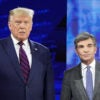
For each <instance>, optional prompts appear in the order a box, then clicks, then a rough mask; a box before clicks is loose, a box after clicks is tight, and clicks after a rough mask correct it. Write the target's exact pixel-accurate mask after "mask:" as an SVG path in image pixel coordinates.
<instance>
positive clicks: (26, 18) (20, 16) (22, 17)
mask: <svg viewBox="0 0 100 100" xmlns="http://www.w3.org/2000/svg"><path fill="white" fill-rule="evenodd" d="M20 19H21V20H32V18H31V17H30V16H28V15H13V16H10V20H20Z"/></svg>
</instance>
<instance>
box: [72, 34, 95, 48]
mask: <svg viewBox="0 0 100 100" xmlns="http://www.w3.org/2000/svg"><path fill="white" fill-rule="evenodd" d="M89 38H91V39H92V40H93V42H94V45H95V46H96V38H95V37H94V36H93V35H92V34H89V33H88V32H83V33H80V34H79V35H78V36H77V37H76V38H75V40H74V45H75V48H77V43H78V42H80V41H83V40H87V39H89Z"/></svg>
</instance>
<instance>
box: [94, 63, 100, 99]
mask: <svg viewBox="0 0 100 100" xmlns="http://www.w3.org/2000/svg"><path fill="white" fill-rule="evenodd" d="M99 87H100V63H98V62H96V68H95V87H94V98H95V96H96V92H97V91H98V89H99Z"/></svg>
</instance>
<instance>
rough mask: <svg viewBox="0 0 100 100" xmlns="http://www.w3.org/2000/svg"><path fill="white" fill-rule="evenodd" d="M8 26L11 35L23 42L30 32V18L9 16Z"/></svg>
mask: <svg viewBox="0 0 100 100" xmlns="http://www.w3.org/2000/svg"><path fill="white" fill-rule="evenodd" d="M8 26H9V29H10V31H11V33H12V35H13V36H14V37H15V38H16V39H17V40H19V41H23V40H26V39H27V38H28V37H29V35H30V32H31V30H32V18H31V17H30V16H26V15H20V16H11V18H10V21H9V23H8Z"/></svg>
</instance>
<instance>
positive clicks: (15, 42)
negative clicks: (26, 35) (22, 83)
mask: <svg viewBox="0 0 100 100" xmlns="http://www.w3.org/2000/svg"><path fill="white" fill-rule="evenodd" d="M11 38H12V41H13V44H14V47H15V51H16V54H17V57H18V59H19V48H20V46H19V44H18V42H19V41H18V40H17V39H16V38H15V37H14V36H13V35H12V34H11ZM23 43H24V45H23V46H22V47H23V49H24V51H25V53H26V55H27V57H28V61H29V65H30V68H31V64H32V54H31V49H30V45H29V42H28V39H27V40H25V41H23Z"/></svg>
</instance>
